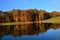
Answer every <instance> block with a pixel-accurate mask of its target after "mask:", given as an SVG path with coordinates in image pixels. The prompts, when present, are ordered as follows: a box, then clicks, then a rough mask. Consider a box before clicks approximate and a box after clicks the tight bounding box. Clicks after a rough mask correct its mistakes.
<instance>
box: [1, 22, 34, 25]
mask: <svg viewBox="0 0 60 40" xmlns="http://www.w3.org/2000/svg"><path fill="white" fill-rule="evenodd" d="M31 23H33V22H9V23H0V25H22V24H31Z"/></svg>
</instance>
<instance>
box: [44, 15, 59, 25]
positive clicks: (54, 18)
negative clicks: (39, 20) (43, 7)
mask: <svg viewBox="0 0 60 40" xmlns="http://www.w3.org/2000/svg"><path fill="white" fill-rule="evenodd" d="M43 23H58V24H59V23H60V16H58V17H53V18H50V19H47V20H44V21H43Z"/></svg>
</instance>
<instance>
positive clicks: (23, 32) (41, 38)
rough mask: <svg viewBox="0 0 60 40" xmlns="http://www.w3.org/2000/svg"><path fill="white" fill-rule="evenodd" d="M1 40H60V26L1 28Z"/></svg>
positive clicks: (34, 25)
mask: <svg viewBox="0 0 60 40" xmlns="http://www.w3.org/2000/svg"><path fill="white" fill-rule="evenodd" d="M0 40H60V24H47V23H44V24H23V25H11V26H8V25H7V26H0Z"/></svg>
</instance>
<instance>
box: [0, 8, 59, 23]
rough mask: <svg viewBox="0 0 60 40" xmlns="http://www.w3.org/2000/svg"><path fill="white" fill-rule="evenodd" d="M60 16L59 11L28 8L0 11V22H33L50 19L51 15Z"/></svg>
mask: <svg viewBox="0 0 60 40" xmlns="http://www.w3.org/2000/svg"><path fill="white" fill-rule="evenodd" d="M57 16H60V12H57V11H52V12H47V11H45V10H38V9H28V10H19V9H18V10H15V9H13V10H11V11H6V12H3V11H0V23H6V22H33V21H42V20H46V19H50V18H52V17H57Z"/></svg>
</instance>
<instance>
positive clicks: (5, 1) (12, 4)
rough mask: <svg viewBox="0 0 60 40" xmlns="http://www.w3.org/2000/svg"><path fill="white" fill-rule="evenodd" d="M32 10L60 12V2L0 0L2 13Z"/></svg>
mask: <svg viewBox="0 0 60 40" xmlns="http://www.w3.org/2000/svg"><path fill="white" fill-rule="evenodd" d="M34 8H36V9H39V10H40V9H42V10H46V11H60V0H0V10H2V11H9V10H12V9H21V10H25V9H34Z"/></svg>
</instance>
